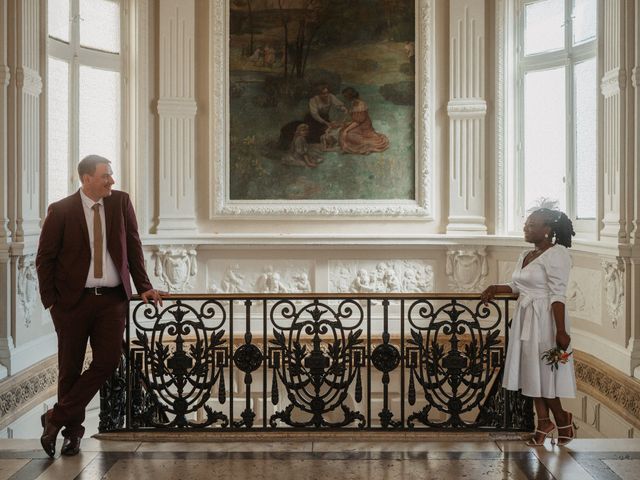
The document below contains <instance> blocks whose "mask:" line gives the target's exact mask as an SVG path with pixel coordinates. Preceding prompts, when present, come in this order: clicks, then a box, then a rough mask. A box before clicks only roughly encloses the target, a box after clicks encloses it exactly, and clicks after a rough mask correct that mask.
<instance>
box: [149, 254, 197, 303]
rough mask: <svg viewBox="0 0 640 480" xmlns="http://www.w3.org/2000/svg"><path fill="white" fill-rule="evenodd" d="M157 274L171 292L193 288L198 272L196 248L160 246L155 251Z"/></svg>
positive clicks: (155, 269) (155, 271) (155, 270)
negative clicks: (193, 281) (193, 279)
mask: <svg viewBox="0 0 640 480" xmlns="http://www.w3.org/2000/svg"><path fill="white" fill-rule="evenodd" d="M153 258H154V259H155V268H154V273H155V276H156V277H158V278H160V279H161V280H162V282H163V283H164V284H165V286H166V288H167V291H168V292H169V293H177V292H185V291H187V290H189V289H190V288H192V286H193V285H192V283H191V280H192V278H193V277H195V276H196V274H197V273H198V262H197V261H196V250H195V248H193V247H179V246H172V247H158V248H157V249H156V250H155V251H154V252H153Z"/></svg>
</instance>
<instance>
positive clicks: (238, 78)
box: [210, 0, 433, 218]
mask: <svg viewBox="0 0 640 480" xmlns="http://www.w3.org/2000/svg"><path fill="white" fill-rule="evenodd" d="M210 9H211V10H210V13H211V19H210V20H211V23H210V25H211V31H210V55H211V59H210V60H211V76H210V99H211V113H210V115H211V117H210V126H211V135H210V141H211V143H210V155H211V164H212V174H213V178H212V182H211V192H210V193H211V195H210V198H211V205H210V207H211V208H210V211H211V212H212V218H215V217H220V216H227V215H233V216H260V217H264V216H265V215H266V216H281V215H287V216H290V215H304V216H319V217H324V216H334V215H345V216H396V217H405V216H418V217H431V192H432V185H431V183H432V166H433V159H432V150H431V144H432V131H431V129H432V125H433V122H432V116H433V111H432V108H431V106H432V103H433V102H432V96H433V91H432V90H433V85H432V48H433V47H432V44H433V41H432V37H433V25H432V15H433V0H361V1H359V2H353V1H348V0H226V1H224V2H219V1H212V2H211V3H210Z"/></svg>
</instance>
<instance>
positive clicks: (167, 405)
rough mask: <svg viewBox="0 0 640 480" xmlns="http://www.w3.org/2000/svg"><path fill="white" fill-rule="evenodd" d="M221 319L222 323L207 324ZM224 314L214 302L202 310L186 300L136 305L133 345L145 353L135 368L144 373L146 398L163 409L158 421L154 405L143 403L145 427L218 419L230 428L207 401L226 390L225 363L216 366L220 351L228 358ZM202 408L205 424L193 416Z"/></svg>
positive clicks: (198, 424)
mask: <svg viewBox="0 0 640 480" xmlns="http://www.w3.org/2000/svg"><path fill="white" fill-rule="evenodd" d="M140 309H142V315H141V316H143V317H144V318H146V319H148V320H153V323H152V325H149V324H148V323H147V322H144V321H142V319H141V318H139V317H138V314H137V313H138V310H140ZM216 315H218V316H219V317H220V320H219V321H218V322H217V323H214V325H207V323H206V322H207V321H209V322H211V321H213V320H214V319H215V318H217V317H216ZM225 315H226V313H225V309H224V308H223V307H222V305H221V304H220V303H219V302H217V301H215V300H211V301H207V302H204V304H203V305H201V307H200V309H199V310H197V309H196V308H194V307H193V306H192V305H189V304H184V303H183V302H182V301H181V300H177V301H176V302H175V304H173V305H171V306H169V307H167V308H165V309H163V310H158V308H157V306H156V305H153V304H138V305H137V306H136V308H135V309H134V312H133V322H134V325H135V328H136V337H137V340H134V342H133V343H134V344H135V345H138V346H139V347H141V350H142V352H143V353H144V355H143V356H142V362H141V363H142V364H141V365H139V366H138V364H137V362H134V368H136V369H138V368H140V369H143V371H144V373H143V376H142V379H143V382H144V388H145V390H146V394H147V395H148V396H149V397H150V400H151V404H152V405H155V408H156V409H157V410H159V414H158V415H155V418H153V417H154V416H152V415H150V414H149V405H145V403H144V402H142V403H141V404H139V405H138V408H139V409H141V410H142V411H141V412H139V413H140V416H142V417H144V418H145V422H144V423H145V424H146V425H150V426H153V427H165V428H166V427H179V428H184V427H200V428H201V427H206V426H209V425H212V424H214V423H215V422H217V421H222V423H223V425H225V424H228V418H227V416H226V415H224V414H223V413H221V412H215V411H213V409H212V408H211V407H210V406H209V405H207V403H206V402H207V400H208V399H209V397H210V395H211V391H212V389H213V387H214V385H215V384H216V383H218V384H220V385H221V386H222V388H224V387H223V384H222V382H223V380H224V376H223V375H224V366H225V365H224V361H223V363H222V364H220V362H217V363H218V365H215V364H214V359H216V358H217V355H216V354H218V353H222V359H224V356H225V354H226V352H227V350H226V348H224V347H223V345H224V343H225V342H226V340H224V339H223V338H222V337H223V336H224V333H225V331H224V330H223V329H222V328H221V327H222V325H223V324H224V321H225ZM187 338H188V340H187ZM170 346H173V348H170ZM216 367H217V368H216ZM141 373H142V372H136V375H140V374H141ZM223 398H224V395H223ZM201 408H202V409H203V410H204V412H205V416H206V418H205V419H204V420H203V421H197V420H194V419H192V418H190V417H191V416H192V415H193V414H195V413H196V412H197V411H198V410H199V409H201ZM163 418H164V419H166V421H162V419H163Z"/></svg>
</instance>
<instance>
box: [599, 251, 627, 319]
mask: <svg viewBox="0 0 640 480" xmlns="http://www.w3.org/2000/svg"><path fill="white" fill-rule="evenodd" d="M602 270H603V272H604V288H605V297H606V300H607V312H608V314H609V319H610V320H611V325H612V326H613V328H616V327H617V326H618V321H619V320H620V318H621V317H622V315H623V312H624V262H623V260H622V258H620V257H616V259H615V260H607V259H602Z"/></svg>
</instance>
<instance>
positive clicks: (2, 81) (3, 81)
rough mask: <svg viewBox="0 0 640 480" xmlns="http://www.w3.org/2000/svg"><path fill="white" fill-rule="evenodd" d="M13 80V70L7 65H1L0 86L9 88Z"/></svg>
mask: <svg viewBox="0 0 640 480" xmlns="http://www.w3.org/2000/svg"><path fill="white" fill-rule="evenodd" d="M10 80H11V70H9V67H7V66H6V65H0V85H2V86H5V87H6V86H7V85H9V81H10Z"/></svg>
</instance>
